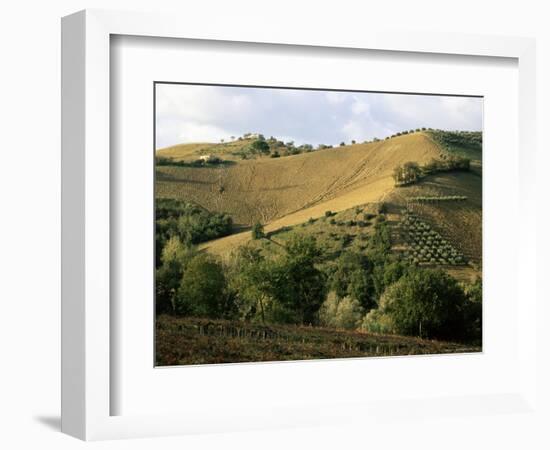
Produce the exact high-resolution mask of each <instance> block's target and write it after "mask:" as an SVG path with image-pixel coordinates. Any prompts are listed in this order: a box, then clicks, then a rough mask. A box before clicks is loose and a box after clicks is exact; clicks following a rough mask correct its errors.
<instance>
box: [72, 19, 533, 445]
mask: <svg viewBox="0 0 550 450" xmlns="http://www.w3.org/2000/svg"><path fill="white" fill-rule="evenodd" d="M322 31H323V30H319V32H317V33H316V32H314V31H313V32H311V33H308V34H307V36H305V35H304V34H303V33H301V32H300V31H299V30H284V31H281V30H280V29H276V28H262V29H256V28H254V27H249V28H247V27H234V26H231V24H227V25H226V26H224V25H223V23H222V24H219V26H217V27H216V30H215V31H209V29H208V28H205V27H203V26H202V25H201V24H200V23H196V22H194V21H193V20H191V19H189V18H185V17H174V16H170V15H164V14H144V13H127V12H112V11H109V12H107V11H97V10H92V11H90V10H87V11H82V12H79V13H76V14H73V15H70V16H67V17H65V18H63V21H62V55H63V61H62V109H63V111H62V124H63V130H62V147H63V149H62V177H63V179H62V430H63V432H65V433H67V434H70V435H72V436H76V437H78V438H80V439H85V440H98V439H112V438H131V437H148V436H162V435H174V434H186V433H198V432H216V431H235V430H252V429H262V428H272V427H282V426H299V425H311V424H323V423H327V424H328V423H335V422H346V421H349V422H354V421H358V420H359V418H367V417H369V418H372V417H375V416H377V415H378V416H380V415H382V416H384V417H386V418H392V417H394V413H393V412H392V409H393V406H392V405H394V404H395V403H392V402H395V399H394V400H392V401H391V402H389V401H388V402H384V401H383V400H376V401H373V402H370V403H369V402H366V403H365V402H358V403H355V404H351V403H349V402H348V403H345V402H344V403H342V404H338V405H334V404H333V405H331V408H330V411H327V410H324V409H323V408H320V407H319V405H313V404H310V405H308V404H306V405H303V407H301V408H290V407H284V406H278V407H277V408H273V409H272V410H271V411H268V410H262V411H256V412H250V411H238V412H236V413H234V414H232V417H228V413H227V411H226V410H225V408H223V407H220V412H219V413H217V414H216V413H213V412H210V413H208V414H205V413H199V414H193V413H190V412H189V411H184V412H182V413H170V414H153V413H151V414H139V415H138V414H132V415H124V414H123V415H116V416H115V415H112V414H111V412H112V405H111V398H112V394H113V390H115V389H117V386H116V385H115V384H114V383H113V382H112V379H111V369H110V368H111V365H112V362H113V361H112V358H113V357H114V355H113V354H112V353H111V352H112V348H111V344H112V342H111V339H110V336H112V333H113V332H114V330H113V327H114V326H116V324H113V322H112V321H111V310H110V295H111V280H110V257H111V242H110V228H111V212H110V199H111V192H110V183H111V182H112V177H116V173H115V174H114V173H111V169H110V155H109V149H110V145H111V134H110V120H109V117H110V105H111V101H112V99H111V92H110V63H111V60H110V58H111V54H110V40H111V36H113V35H118V36H141V37H162V38H179V39H201V40H212V41H224V42H239V43H256V44H259V43H263V44H286V45H299V46H302V47H306V48H307V47H316V48H318V47H326V48H331V49H334V50H335V51H338V49H369V50H377V51H391V52H408V53H412V54H424V55H426V54H428V55H429V54H446V55H466V56H481V57H501V58H512V59H515V60H517V63H518V78H519V88H518V92H519V95H518V112H519V118H518V136H519V142H518V146H519V147H518V148H519V149H520V151H519V161H518V170H519V182H518V184H517V187H516V186H515V185H514V192H515V194H516V195H517V198H518V199H522V201H521V202H520V203H519V205H518V212H519V214H520V215H521V217H522V221H521V222H520V223H519V226H520V231H521V230H532V229H535V216H534V212H533V211H534V210H535V208H534V207H533V203H534V198H535V196H534V195H533V191H534V184H533V178H532V175H533V174H534V173H535V151H534V149H535V142H536V141H535V123H536V121H535V95H536V91H535V43H534V41H533V40H532V39H526V38H511V37H489V36H470V35H451V34H434V33H426V34H417V33H389V32H382V31H370V32H369V31H367V32H363V31H361V32H354V31H352V30H349V32H348V33H339V34H338V35H329V34H327V33H324V32H322ZM517 252H518V254H517V261H518V262H519V261H521V264H519V263H518V266H517V277H518V283H519V285H520V286H522V298H521V304H520V305H519V310H518V317H517V324H516V325H517V330H518V348H517V352H518V359H519V361H520V368H519V372H518V374H519V376H518V379H517V383H516V384H515V389H514V390H512V391H509V390H508V391H506V392H504V391H503V392H502V393H499V394H491V395H485V396H483V395H482V394H478V395H469V396H465V397H464V398H456V397H455V398H453V397H449V398H428V397H426V398H423V399H415V400H412V399H410V398H409V399H406V398H405V397H403V398H402V400H403V401H405V400H406V401H407V408H408V410H409V411H410V413H411V414H415V413H416V412H418V411H422V410H425V409H426V408H430V406H435V405H437V408H438V409H439V413H440V414H441V415H446V414H447V415H449V414H451V411H452V414H457V413H458V414H462V415H471V414H479V413H483V414H493V413H497V412H499V411H501V410H502V409H503V408H505V409H506V408H507V409H510V410H512V411H515V412H518V413H522V412H526V411H533V410H535V409H536V408H537V407H538V406H537V405H536V401H535V400H536V397H537V391H536V374H537V369H536V358H537V354H536V352H535V351H534V349H535V348H536V342H537V337H536V293H535V284H536V283H535V280H534V277H535V273H536V270H535V267H534V265H535V259H536V258H535V252H536V241H535V235H534V233H531V232H529V231H526V232H522V233H520V237H519V238H518V245H517ZM516 295H518V294H517V293H516ZM296 364H300V363H296ZM396 364H397V365H399V364H400V363H399V362H396ZM264 367H265V370H266V371H269V370H273V367H274V366H271V369H270V366H264ZM348 370H351V366H350V368H348ZM181 377H185V373H184V372H182V373H181ZM398 400H399V399H398ZM212 407H213V408H216V405H212ZM237 409H238V408H237Z"/></svg>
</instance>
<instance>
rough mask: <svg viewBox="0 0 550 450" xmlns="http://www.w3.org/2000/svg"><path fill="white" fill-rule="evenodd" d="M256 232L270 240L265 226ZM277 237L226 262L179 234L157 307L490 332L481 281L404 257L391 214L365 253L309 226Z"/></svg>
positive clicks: (468, 337)
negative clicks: (324, 238)
mask: <svg viewBox="0 0 550 450" xmlns="http://www.w3.org/2000/svg"><path fill="white" fill-rule="evenodd" d="M381 217H382V216H381ZM415 227H416V225H415ZM415 229H416V228H415ZM253 234H254V239H255V240H256V241H257V240H264V239H267V237H266V236H265V234H264V233H263V232H262V230H261V228H260V227H254V229H253ZM270 244H271V245H276V246H277V247H279V248H280V251H279V252H270V251H267V252H266V251H265V250H266V249H265V248H263V249H262V247H257V246H254V245H247V246H243V247H240V248H239V249H238V250H237V251H236V252H235V253H234V254H233V255H232V257H231V259H230V260H229V261H222V260H219V259H218V258H216V257H214V256H213V255H209V254H205V253H201V252H197V251H196V250H195V249H194V248H192V247H186V246H184V245H183V244H182V243H181V242H180V241H179V240H178V238H177V237H173V238H171V239H170V240H169V241H168V243H167V246H166V247H165V249H164V251H163V254H162V258H161V263H162V264H161V266H160V267H159V269H158V270H157V296H156V308H157V313H159V314H162V313H168V314H175V315H179V316H185V317H203V318H205V317H207V318H211V319H228V320H240V321H242V322H249V323H259V324H262V325H267V324H292V325H305V326H328V327H333V328H341V329H350V330H364V331H368V332H383V333H393V334H403V335H409V336H418V337H423V338H429V339H445V340H451V341H455V342H469V343H475V344H478V343H480V341H481V282H480V281H478V282H477V283H476V284H474V285H471V286H462V285H460V284H459V283H458V282H457V281H456V280H455V279H454V278H452V277H451V276H449V275H448V274H446V273H445V272H444V271H442V270H439V269H437V270H428V269H424V268H420V267H418V266H417V264H416V263H415V261H412V262H411V261H410V260H407V259H400V258H399V256H396V255H395V254H394V253H392V252H391V245H392V243H391V236H390V228H389V227H388V225H387V223H386V222H385V221H384V220H380V219H378V220H377V223H376V224H375V225H374V230H373V233H372V234H371V235H370V236H368V237H367V247H366V248H365V250H364V251H362V252H357V251H353V250H352V249H351V248H346V247H344V248H342V249H341V251H339V252H338V256H336V255H335V254H334V253H332V252H331V253H327V252H325V251H324V249H323V247H322V246H321V245H319V243H318V242H317V239H316V238H315V237H314V236H312V235H310V234H303V233H294V234H292V235H291V236H290V237H289V238H288V239H286V240H282V239H281V240H279V241H277V242H275V241H273V240H271V243H270ZM457 258H458V257H457Z"/></svg>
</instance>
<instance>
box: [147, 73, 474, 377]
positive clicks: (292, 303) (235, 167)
mask: <svg viewBox="0 0 550 450" xmlns="http://www.w3.org/2000/svg"><path fill="white" fill-rule="evenodd" d="M154 90H155V95H154V97H155V100H154V101H155V108H154V110H155V117H154V121H155V148H154V158H155V217H154V221H155V314H156V318H155V364H156V365H157V366H175V365H193V364H219V363H241V362H261V361H289V360H311V359H326V358H350V357H354V358H357V357H380V356H403V355H420V354H448V353H470V352H480V351H481V350H482V126H483V98H481V97H476V96H447V95H435V94H409V93H385V92H369V91H344V90H341V91H340V90H321V89H293V88H272V87H250V86H226V85H204V84H188V83H164V82H163V83H155V85H154Z"/></svg>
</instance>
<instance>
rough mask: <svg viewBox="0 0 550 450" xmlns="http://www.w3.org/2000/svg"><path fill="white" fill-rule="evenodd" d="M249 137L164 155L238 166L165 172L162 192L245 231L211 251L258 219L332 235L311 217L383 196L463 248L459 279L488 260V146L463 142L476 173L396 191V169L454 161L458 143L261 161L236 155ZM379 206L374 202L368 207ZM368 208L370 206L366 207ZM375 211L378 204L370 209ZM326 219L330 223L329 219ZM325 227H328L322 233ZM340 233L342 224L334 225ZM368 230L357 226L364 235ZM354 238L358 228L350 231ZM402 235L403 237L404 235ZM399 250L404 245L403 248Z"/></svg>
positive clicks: (428, 138)
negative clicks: (484, 172)
mask: <svg viewBox="0 0 550 450" xmlns="http://www.w3.org/2000/svg"><path fill="white" fill-rule="evenodd" d="M249 144H250V142H249V141H248V140H241V141H234V142H231V143H224V144H182V145H179V146H174V147H170V148H166V149H161V150H158V151H157V155H158V156H163V157H165V158H171V159H173V160H175V161H184V160H189V159H193V158H197V157H198V156H200V155H201V154H215V155H216V156H220V157H222V158H223V159H227V160H230V162H231V163H227V164H221V165H217V166H205V167H189V166H176V165H163V166H157V168H156V177H157V181H156V196H157V197H158V198H175V199H181V200H185V201H189V202H192V203H196V204H198V205H200V206H201V207H203V208H205V209H207V210H209V211H216V212H224V213H227V214H229V215H230V216H231V217H232V218H233V220H234V222H235V224H236V227H235V228H236V229H237V230H239V229H240V230H245V231H241V232H237V233H235V234H232V235H230V236H226V237H223V238H220V239H216V240H213V241H209V242H207V243H204V244H202V248H204V249H206V250H207V251H208V252H211V253H215V254H218V255H222V256H227V255H229V254H230V253H231V252H232V251H233V250H234V249H235V248H236V247H238V246H239V245H242V244H245V243H246V242H248V241H249V240H250V232H249V231H246V230H248V228H249V227H250V226H251V225H252V224H254V223H255V222H261V223H262V224H264V225H265V231H266V232H269V233H274V232H277V231H279V230H283V231H285V232H288V229H290V228H292V227H297V226H298V225H300V224H304V225H303V226H301V230H300V231H301V232H308V230H309V231H311V232H313V231H315V232H316V233H322V232H325V231H326V232H328V231H327V230H328V229H329V228H330V226H328V223H326V222H323V223H324V225H323V223H321V221H320V222H319V223H318V224H317V225H316V227H317V228H314V227H312V223H311V222H308V220H309V219H310V218H313V219H317V218H321V217H324V215H325V212H326V211H333V212H335V213H339V214H340V215H341V216H342V217H346V216H350V217H352V216H353V215H354V213H353V209H354V208H356V207H359V206H360V207H361V208H362V210H363V209H364V210H365V211H367V210H371V209H372V207H371V206H372V205H374V204H379V203H381V202H384V203H385V204H386V205H387V208H388V214H387V219H388V223H390V224H391V225H392V226H396V227H398V224H399V223H400V222H401V220H402V216H403V212H404V211H405V210H407V211H414V213H415V214H416V215H418V216H419V217H421V219H422V220H423V221H424V222H426V223H427V224H430V226H431V227H432V229H433V230H436V231H437V233H438V235H441V236H443V237H444V238H446V240H447V241H449V242H450V243H451V244H452V245H453V246H454V247H456V248H457V249H458V250H459V251H460V252H462V254H464V255H465V257H466V258H467V260H468V261H469V262H470V265H469V266H467V267H464V268H462V269H459V268H449V271H450V272H451V273H453V274H454V275H456V276H457V277H458V278H464V279H471V278H473V277H474V275H475V274H477V273H478V272H479V270H480V264H481V218H482V216H481V200H482V199H481V150H478V149H476V148H467V147H465V148H463V149H461V150H462V151H464V152H468V154H469V155H472V154H473V155H474V156H475V157H476V158H474V160H475V161H476V164H475V166H474V167H473V168H472V170H471V171H468V172H445V173H437V174H434V175H429V176H427V177H426V178H424V179H422V181H420V182H419V183H416V184H413V185H410V186H403V187H398V188H397V187H395V185H394V181H393V178H392V174H393V170H394V168H395V167H396V166H398V165H402V164H404V163H406V162H409V161H413V162H416V163H418V164H420V165H422V164H425V163H427V162H429V161H430V160H432V159H441V158H445V155H446V154H448V153H449V152H450V151H449V148H448V147H445V146H444V145H441V144H440V143H439V142H438V140H437V139H434V138H433V136H432V135H430V133H428V132H416V133H410V134H406V135H402V136H397V137H393V138H391V139H387V140H383V141H378V142H372V143H366V144H355V145H348V146H342V147H338V148H329V149H323V150H317V151H313V152H306V153H302V154H298V155H294V156H285V157H281V158H269V157H256V158H254V159H247V160H237V158H235V157H234V153H235V152H238V151H240V150H242V149H243V148H244V147H245V146H246V145H249ZM444 196H461V197H464V199H463V201H460V202H451V201H434V202H431V203H420V202H415V201H414V199H416V198H419V197H430V198H440V197H444ZM369 205H371V206H369ZM365 208H366V209H365ZM369 208H370V209H369ZM323 220H324V219H323ZM323 228H324V229H323ZM331 232H332V233H334V235H335V236H336V235H338V234H339V233H340V232H339V231H338V229H336V228H335V229H334V230H332V231H331ZM363 232H365V230H360V232H359V231H357V230H355V232H353V230H352V232H351V234H352V235H354V236H360V235H361V234H362V233H363ZM345 233H346V234H347V235H348V234H350V232H349V230H348V231H346V232H345ZM397 241H398V239H397ZM397 247H398V246H397Z"/></svg>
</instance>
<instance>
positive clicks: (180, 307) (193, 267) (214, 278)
mask: <svg viewBox="0 0 550 450" xmlns="http://www.w3.org/2000/svg"><path fill="white" fill-rule="evenodd" d="M228 309H229V308H228V305H227V296H226V281H225V276H224V270H223V267H222V265H221V264H220V263H219V262H218V261H216V260H215V259H214V258H213V257H212V256H210V255H207V254H204V253H201V254H198V255H196V256H195V257H194V258H193V259H192V260H191V261H189V263H188V264H187V267H186V270H185V271H184V273H183V276H182V278H181V283H180V286H179V289H178V292H177V297H176V312H178V313H179V314H183V315H190V316H195V317H211V318H220V317H223V316H224V313H225V312H226V311H227V310H228Z"/></svg>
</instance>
